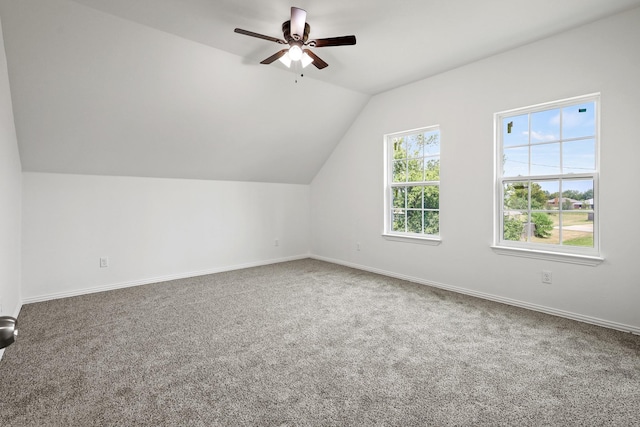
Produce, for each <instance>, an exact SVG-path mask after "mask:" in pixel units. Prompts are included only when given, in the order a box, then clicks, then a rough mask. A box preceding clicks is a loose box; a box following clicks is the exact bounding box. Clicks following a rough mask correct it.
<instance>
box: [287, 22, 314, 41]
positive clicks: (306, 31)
mask: <svg viewBox="0 0 640 427" xmlns="http://www.w3.org/2000/svg"><path fill="white" fill-rule="evenodd" d="M310 31H311V26H309V24H307V23H306V22H305V24H304V34H302V36H300V34H291V21H285V22H283V23H282V35H283V36H284V39H285V40H286V41H287V43H289V44H292V43H295V42H301V43H302V44H304V43H306V42H307V40H308V39H309V32H310Z"/></svg>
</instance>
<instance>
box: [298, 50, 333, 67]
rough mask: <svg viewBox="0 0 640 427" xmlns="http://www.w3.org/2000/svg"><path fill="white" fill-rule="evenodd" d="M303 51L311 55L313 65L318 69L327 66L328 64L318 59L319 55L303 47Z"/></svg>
mask: <svg viewBox="0 0 640 427" xmlns="http://www.w3.org/2000/svg"><path fill="white" fill-rule="evenodd" d="M304 52H305V53H306V54H308V55H309V56H310V57H311V59H313V65H315V66H316V68H317V69H318V70H322V69H323V68H326V67H328V66H329V64H327V63H326V62H324V61H323V60H322V59H320V57H319V56H318V55H316V54H315V53H313V52H312V51H311V50H309V49H304Z"/></svg>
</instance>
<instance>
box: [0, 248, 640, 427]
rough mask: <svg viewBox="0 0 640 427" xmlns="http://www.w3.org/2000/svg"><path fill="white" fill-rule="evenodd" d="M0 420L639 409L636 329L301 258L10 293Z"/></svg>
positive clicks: (285, 420) (490, 416)
mask: <svg viewBox="0 0 640 427" xmlns="http://www.w3.org/2000/svg"><path fill="white" fill-rule="evenodd" d="M19 326H20V336H19V337H18V341H16V343H15V344H14V345H12V346H10V347H8V348H7V349H6V352H5V355H4V358H3V360H2V361H1V362H0V405H1V406H0V424H2V425H3V426H45V425H60V426H92V425H100V426H102V425H154V426H156V425H202V426H217V425H225V426H226V425H251V426H262V425H265V426H294V425H295V426H298V425H323V426H324V425H366V426H373V425H397V426H410V425H430V426H449V425H458V426H467V425H512V426H513V425H536V426H537V425H558V426H568V425H580V426H587V425H602V426H605V425H606V426H611V425H619V426H629V425H640V336H635V335H631V334H626V333H622V332H617V331H613V330H608V329H604V328H600V327H596V326H592V325H587V324H583V323H579V322H574V321H570V320H566V319H561V318H556V317H552V316H547V315H544V314H540V313H536V312H531V311H527V310H524V309H519V308H515V307H510V306H506V305H502V304H498V303H493V302H489V301H484V300H480V299H476V298H472V297H467V296H463V295H458V294H455V293H451V292H447V291H442V290H438V289H433V288H430V287H427V286H423V285H417V284H412V283H409V282H404V281H401V280H395V279H390V278H387V277H383V276H379V275H375V274H370V273H366V272H362V271H358V270H353V269H349V268H346V267H341V266H336V265H333V264H328V263H324V262H320V261H315V260H302V261H294V262H287V263H282V264H276V265H269V266H264V267H257V268H251V269H246V270H240V271H234V272H227V273H220V274H214V275H208V276H201V277H196V278H191V279H184V280H175V281H170V282H164V283H159V284H153V285H147V286H139V287H135V288H128V289H121V290H116V291H110V292H103V293H98V294H92V295H85V296H80V297H74V298H66V299H60V300H55V301H48V302H43V303H37V304H29V305H25V306H24V307H23V309H22V312H21V313H20V317H19Z"/></svg>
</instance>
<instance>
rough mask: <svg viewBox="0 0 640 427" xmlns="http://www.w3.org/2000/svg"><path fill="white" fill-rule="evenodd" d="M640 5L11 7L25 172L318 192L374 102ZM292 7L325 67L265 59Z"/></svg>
mask: <svg viewBox="0 0 640 427" xmlns="http://www.w3.org/2000/svg"><path fill="white" fill-rule="evenodd" d="M639 5H640V0H562V1H558V0H537V1H530V0H485V1H477V0H452V1H442V0H406V1H398V2H390V1H388V0H352V1H348V2H345V1H337V0H324V1H322V2H318V1H316V2H313V1H311V0H300V1H298V2H297V3H295V4H291V3H288V2H286V1H284V0H273V1H270V2H265V1H259V0H244V1H239V0H73V1H72V0H20V1H16V0H0V18H1V20H2V29H3V37H4V43H5V50H6V56H7V62H8V69H9V79H10V85H11V92H12V101H13V107H14V116H15V122H16V130H17V134H18V144H19V149H20V155H21V161H22V166H23V170H25V171H38V172H60V173H74V174H103V175H123V176H148V177H169V178H195V179H215V180H237V181H264V182H284V183H299V184H307V183H309V182H311V180H312V179H313V177H314V176H315V174H316V173H317V172H318V170H319V169H320V168H321V167H322V164H323V163H324V162H325V160H326V159H327V157H328V156H329V155H330V153H331V152H332V150H333V149H334V148H335V146H336V144H337V143H338V142H339V141H340V139H341V137H342V135H343V134H344V133H345V132H346V131H347V129H348V128H349V126H350V125H351V123H352V122H353V121H354V120H355V118H356V117H357V116H358V114H359V113H360V111H361V110H362V109H363V108H364V107H365V105H366V103H367V102H368V100H369V98H370V97H371V96H374V95H375V94H377V93H380V92H383V91H386V90H390V89H393V88H395V87H398V86H402V85H405V84H408V83H411V82H413V81H416V80H420V79H423V78H426V77H429V76H432V75H435V74H438V73H441V72H444V71H447V70H449V69H452V68H455V67H459V66H462V65H464V64H467V63H470V62H473V61H476V60H479V59H482V58H485V57H487V56H491V55H494V54H497V53H500V52H503V51H505V50H508V49H512V48H515V47H518V46H521V45H523V44H526V43H530V42H533V41H535V40H538V39H541V38H544V37H548V36H550V35H553V34H556V33H559V32H562V31H565V30H568V29H571V28H573V27H576V26H579V25H581V24H584V23H587V22H591V21H594V20H597V19H600V18H603V17H605V16H609V15H612V14H614V13H617V12H620V11H623V10H626V9H629V8H632V7H636V6H639ZM291 6H297V7H301V8H304V9H306V10H307V12H308V16H307V22H308V23H309V24H310V26H311V38H324V37H331V36H341V35H349V34H355V35H356V37H357V44H356V45H355V46H344V47H327V48H317V49H316V50H315V52H316V53H317V54H318V55H319V56H321V57H322V58H323V59H324V60H325V61H327V62H328V63H329V67H328V68H326V69H324V70H317V69H315V68H314V67H312V66H311V67H308V68H306V69H304V70H302V74H304V76H301V75H300V70H298V71H297V72H294V71H292V70H289V69H287V68H285V67H284V66H283V65H281V64H280V63H279V62H277V61H276V63H274V64H271V65H268V66H267V65H260V64H259V62H260V61H261V60H262V59H264V58H266V57H268V56H270V55H271V54H273V53H275V52H276V51H278V50H280V49H281V48H282V47H281V46H279V45H277V44H275V43H271V42H268V41H265V40H260V39H256V38H251V37H246V36H242V35H239V34H235V33H234V32H233V29H234V28H236V27H240V28H243V29H246V30H250V31H255V32H258V33H262V34H266V35H270V36H274V37H282V34H281V30H280V27H281V24H282V22H284V21H286V20H288V19H289V9H290V7H291Z"/></svg>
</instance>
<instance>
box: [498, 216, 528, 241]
mask: <svg viewBox="0 0 640 427" xmlns="http://www.w3.org/2000/svg"><path fill="white" fill-rule="evenodd" d="M524 231H525V230H524V223H523V222H522V214H520V213H519V212H509V213H507V214H505V215H504V217H503V236H502V238H503V239H504V240H511V241H516V242H517V241H526V234H525V233H524Z"/></svg>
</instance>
